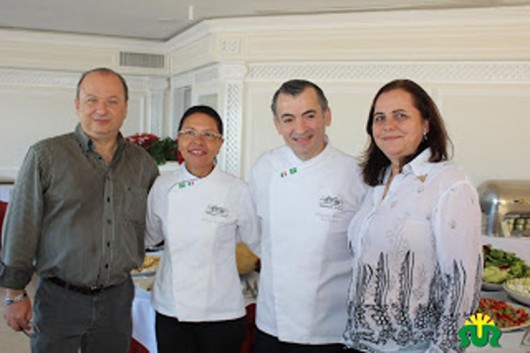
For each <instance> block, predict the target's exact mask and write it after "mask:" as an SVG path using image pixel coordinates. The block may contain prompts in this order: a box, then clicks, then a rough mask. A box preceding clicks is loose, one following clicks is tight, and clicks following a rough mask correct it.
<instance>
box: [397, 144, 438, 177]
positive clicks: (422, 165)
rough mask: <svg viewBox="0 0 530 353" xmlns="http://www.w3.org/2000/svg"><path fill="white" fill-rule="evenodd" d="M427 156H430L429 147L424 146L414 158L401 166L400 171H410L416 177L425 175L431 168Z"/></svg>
mask: <svg viewBox="0 0 530 353" xmlns="http://www.w3.org/2000/svg"><path fill="white" fill-rule="evenodd" d="M429 158H431V149H430V148H426V149H425V150H423V152H421V153H420V154H419V155H417V156H416V158H414V159H413V160H412V161H410V162H409V163H407V164H405V165H404V166H403V170H402V173H403V174H409V173H412V174H414V175H415V176H416V177H426V176H427V174H429V171H430V170H431V168H432V163H431V162H429Z"/></svg>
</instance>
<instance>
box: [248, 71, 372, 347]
mask: <svg viewBox="0 0 530 353" xmlns="http://www.w3.org/2000/svg"><path fill="white" fill-rule="evenodd" d="M271 109H272V112H273V114H274V125H275V127H276V130H277V131H278V133H279V134H280V135H282V136H283V138H284V140H285V143H286V145H284V146H281V147H279V148H276V149H274V150H271V151H269V152H266V153H265V154H263V155H262V156H261V157H260V158H259V159H258V161H257V162H256V164H255V165H254V168H253V169H252V173H251V176H250V181H249V183H250V187H251V192H252V196H253V199H254V202H255V204H256V209H257V212H258V216H259V218H260V220H261V225H262V233H263V235H262V254H261V265H262V268H261V275H260V284H259V294H258V303H257V317H256V324H257V326H258V333H257V335H256V350H255V353H275V352H293V353H294V352H303V353H305V352H319V353H328V352H330V353H331V352H342V351H343V350H342V349H343V347H342V345H341V344H340V342H341V338H342V333H343V331H344V327H345V325H346V302H347V299H346V298H347V291H348V285H349V281H350V272H351V255H350V252H349V250H348V245H347V237H346V231H347V227H348V224H349V222H350V220H351V218H352V217H353V215H354V214H355V212H356V211H357V210H358V208H359V206H360V204H361V201H362V198H363V196H364V194H365V190H366V186H365V185H364V183H363V182H362V178H361V176H360V169H359V167H358V162H357V161H356V160H355V159H354V158H353V157H351V156H348V155H346V154H345V153H343V152H341V151H339V150H337V149H335V148H333V147H332V146H331V144H330V141H329V139H328V137H327V136H326V127H327V126H329V125H330V124H331V110H330V108H329V107H328V102H327V99H326V97H325V95H324V93H323V92H322V90H321V89H320V88H319V87H318V86H317V85H315V84H314V83H312V82H309V81H305V80H290V81H287V82H285V83H283V84H282V85H281V87H280V88H279V89H278V90H277V91H276V93H275V94H274V96H273V99H272V105H271Z"/></svg>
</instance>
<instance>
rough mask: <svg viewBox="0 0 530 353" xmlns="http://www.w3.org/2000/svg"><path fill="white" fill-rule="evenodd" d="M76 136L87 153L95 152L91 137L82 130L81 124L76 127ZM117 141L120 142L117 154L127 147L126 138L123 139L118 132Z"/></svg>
mask: <svg viewBox="0 0 530 353" xmlns="http://www.w3.org/2000/svg"><path fill="white" fill-rule="evenodd" d="M74 134H75V136H76V138H77V141H78V142H79V144H80V146H81V148H82V149H83V151H84V152H85V153H87V152H89V151H95V148H94V143H93V142H92V140H91V139H90V137H89V136H88V135H87V134H86V132H85V131H83V128H81V124H79V123H78V124H77V126H76V127H75V131H74ZM117 140H118V147H117V148H116V153H120V152H121V150H123V148H124V146H125V138H124V137H123V135H122V134H121V132H118V137H117Z"/></svg>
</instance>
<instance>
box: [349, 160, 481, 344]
mask: <svg viewBox="0 0 530 353" xmlns="http://www.w3.org/2000/svg"><path fill="white" fill-rule="evenodd" d="M429 156H430V150H425V151H424V152H422V153H421V154H420V155H418V156H417V157H416V158H415V159H414V160H413V161H411V162H410V163H408V164H407V165H405V166H404V167H403V170H402V172H401V173H400V174H399V175H397V176H395V177H394V179H393V181H392V183H391V185H390V188H389V190H388V193H387V194H386V196H385V197H384V198H383V192H384V189H385V183H383V185H378V186H375V187H373V188H371V189H370V190H369V191H368V194H367V196H366V198H365V200H364V203H363V205H362V207H361V209H360V210H359V212H358V213H357V214H356V215H355V217H354V218H353V220H352V222H351V223H350V226H349V229H348V240H349V246H350V249H351V251H352V254H353V274H352V284H351V286H350V290H349V296H348V323H347V327H346V331H345V333H344V339H345V343H346V344H347V345H348V346H350V347H354V348H356V349H359V350H362V351H366V352H397V351H400V350H403V349H404V350H403V351H408V348H410V350H411V351H412V350H413V351H417V348H418V347H421V349H419V351H422V352H429V353H434V352H457V351H458V344H459V340H458V336H457V331H458V329H459V328H460V327H461V326H462V325H463V323H464V321H465V320H466V319H467V318H468V317H469V315H471V314H472V313H473V312H474V310H475V308H476V306H477V304H478V299H479V294H480V285H481V271H482V257H481V254H482V252H481V242H480V226H481V214H480V206H479V201H478V195H477V192H476V189H475V187H474V186H473V184H472V183H471V182H470V180H469V179H468V177H467V176H466V174H465V173H464V172H463V171H462V169H460V168H459V167H457V166H455V165H454V164H453V163H451V162H441V163H430V162H429V161H428V159H429ZM389 172H390V171H388V172H387V178H386V179H385V181H386V180H388V176H389V175H390V173H389Z"/></svg>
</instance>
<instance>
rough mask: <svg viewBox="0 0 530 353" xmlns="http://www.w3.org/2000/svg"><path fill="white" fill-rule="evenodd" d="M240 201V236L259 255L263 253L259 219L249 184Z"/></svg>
mask: <svg viewBox="0 0 530 353" xmlns="http://www.w3.org/2000/svg"><path fill="white" fill-rule="evenodd" d="M239 202H240V205H239V219H238V228H237V229H238V238H239V239H241V240H242V241H243V242H244V243H245V244H247V246H248V247H249V248H250V249H251V250H252V252H254V254H256V255H257V256H258V257H259V256H260V253H261V248H260V228H259V220H258V216H257V214H256V208H255V206H254V204H253V202H252V199H251V197H250V191H249V188H248V187H247V186H245V188H244V189H243V192H242V193H241V197H240V201H239Z"/></svg>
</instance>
